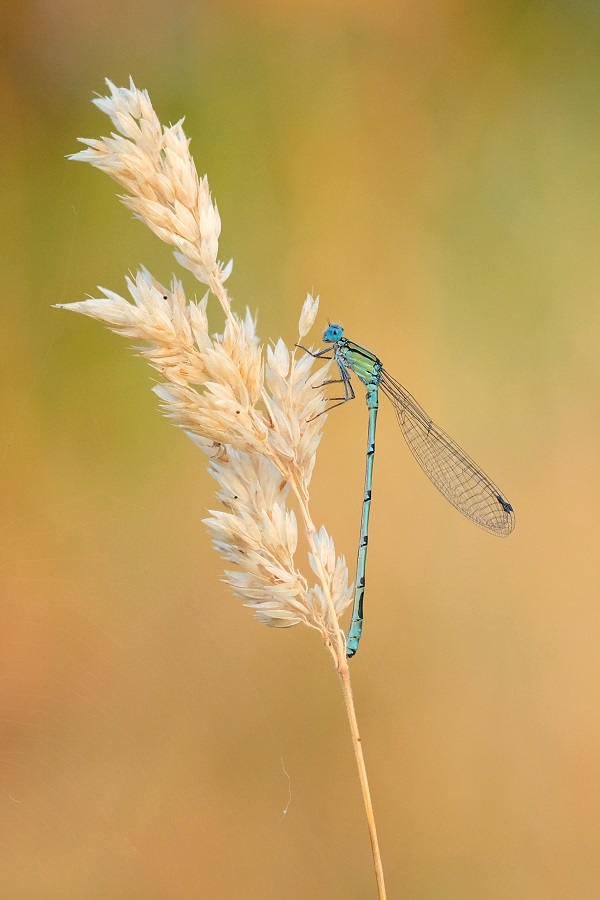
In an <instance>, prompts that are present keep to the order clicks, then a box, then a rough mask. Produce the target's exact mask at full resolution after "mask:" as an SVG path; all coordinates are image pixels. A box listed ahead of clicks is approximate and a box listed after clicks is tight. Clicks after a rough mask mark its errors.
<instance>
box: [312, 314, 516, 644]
mask: <svg viewBox="0 0 600 900" xmlns="http://www.w3.org/2000/svg"><path fill="white" fill-rule="evenodd" d="M323 340H324V341H325V343H327V344H330V345H331V346H329V347H325V348H324V349H323V350H321V351H319V352H318V353H313V354H312V355H313V356H315V357H325V358H330V359H331V358H332V357H327V354H328V353H333V359H335V361H336V363H337V366H338V370H339V374H340V377H339V379H333V380H332V381H331V382H329V383H331V384H333V383H339V384H341V385H342V386H343V390H344V396H343V397H334V398H332V399H333V400H334V401H337V402H335V403H334V406H339V405H341V404H342V403H346V402H347V401H348V400H354V397H355V396H356V395H355V393H354V389H353V387H352V382H351V378H350V373H351V372H354V374H355V375H356V376H357V377H358V378H359V379H360V380H361V381H362V383H363V384H364V385H365V387H366V389H367V408H368V410H369V431H368V437H367V463H366V473H365V492H364V497H363V505H362V517H361V523H360V541H359V545H358V562H357V567H356V585H355V594H354V606H353V609H352V622H351V624H350V630H349V632H348V639H347V641H346V653H347V656H348V657H352V656H354V654H355V653H356V651H357V650H358V645H359V643H360V638H361V634H362V624H363V601H364V594H365V570H366V563H367V544H368V541H369V513H370V511H371V490H372V483H373V458H374V456H375V426H376V423H377V410H378V407H379V389H380V388H381V390H382V391H383V393H384V394H385V395H386V397H387V398H388V399H389V400H390V401H391V402H392V404H393V407H394V410H395V411H396V416H397V417H398V422H399V423H400V428H401V429H402V434H403V435H404V437H405V438H406V443H407V444H408V446H409V447H410V449H411V451H412V453H413V455H414V456H415V458H416V460H417V462H418V463H419V465H420V466H421V468H422V469H423V471H424V472H425V474H426V475H427V476H428V477H429V478H430V479H431V481H432V482H433V484H434V485H435V486H436V488H437V489H438V490H439V491H440V492H441V493H442V494H443V495H444V497H445V498H446V500H448V501H449V502H450V503H451V504H452V505H453V506H455V507H456V509H458V510H459V512H461V513H462V514H463V515H465V516H466V517H467V518H468V519H471V521H472V522H475V524H476V525H479V526H481V528H485V530H486V531H489V532H491V533H492V534H497V535H499V536H500V537H506V536H507V535H509V534H510V533H511V531H512V530H513V528H514V526H515V514H514V511H513V508H512V506H511V505H510V503H509V502H508V500H506V499H505V498H504V495H503V494H502V492H501V491H500V490H499V489H498V488H497V487H496V485H495V484H494V482H493V481H491V480H490V479H489V478H488V477H487V475H486V474H485V473H484V472H482V470H481V469H480V468H479V466H477V465H476V464H475V463H474V462H473V460H472V459H471V458H470V457H469V456H467V454H466V453H465V452H464V450H461V449H460V447H459V446H458V444H455V443H454V441H453V440H452V438H450V437H449V436H448V435H447V434H446V433H445V432H444V431H442V429H441V428H438V426H437V425H435V424H434V423H433V422H432V420H431V419H430V418H429V416H428V415H427V413H426V412H425V411H424V410H423V409H422V408H421V407H420V406H419V404H418V403H417V401H416V400H415V399H414V397H412V396H411V394H409V393H408V391H407V390H406V389H405V388H403V387H402V385H401V384H399V383H398V382H397V381H396V380H395V379H394V378H392V377H391V375H389V374H388V373H387V372H386V370H385V369H384V368H383V364H382V362H381V360H379V359H378V358H377V357H376V356H375V354H374V353H371V352H370V350H365V348H364V347H361V346H360V345H359V344H355V343H354V342H353V341H349V340H348V338H345V337H344V329H343V328H342V327H341V325H329V327H328V328H327V329H326V330H325V333H324V334H323ZM330 409H333V407H330Z"/></svg>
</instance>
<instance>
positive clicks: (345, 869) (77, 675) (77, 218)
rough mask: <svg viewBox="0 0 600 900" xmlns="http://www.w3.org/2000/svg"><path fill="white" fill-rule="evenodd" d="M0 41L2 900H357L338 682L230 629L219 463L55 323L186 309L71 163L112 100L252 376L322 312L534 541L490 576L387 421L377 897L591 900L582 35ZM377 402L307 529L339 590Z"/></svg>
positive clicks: (595, 851) (146, 10)
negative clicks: (218, 525) (246, 345)
mask: <svg viewBox="0 0 600 900" xmlns="http://www.w3.org/2000/svg"><path fill="white" fill-rule="evenodd" d="M1 15H2V29H1V33H2V56H1V60H2V61H1V62H0V96H1V98H2V114H3V126H4V127H3V135H2V142H1V144H0V161H1V169H2V174H3V198H2V200H3V202H2V205H3V214H2V219H1V220H2V245H3V254H2V256H3V267H2V271H3V278H4V283H3V290H2V294H3V300H2V304H1V308H2V325H1V328H2V356H1V365H2V373H3V374H2V379H1V381H0V392H1V400H0V403H1V409H2V415H1V419H0V421H1V425H0V428H1V434H0V456H1V458H2V468H1V471H2V488H1V501H0V508H1V514H0V645H1V649H0V723H1V724H0V772H1V786H2V790H1V792H0V847H1V851H0V884H1V885H2V887H1V888H0V895H1V896H2V897H6V898H8V900H29V898H32V900H38V898H44V900H46V898H48V900H54V898H57V900H58V898H65V897H68V898H86V900H95V898H105V900H113V898H123V900H137V898H139V900H153V898H157V900H158V898H169V900H170V898H175V900H178V898H196V897H202V898H224V900H230V898H231V900H234V898H236V900H251V898H256V900H259V898H260V900H263V898H268V900H271V898H273V900H281V898H286V900H300V898H309V897H310V898H327V900H329V898H343V900H363V898H367V897H374V896H375V885H374V878H373V873H372V868H371V864H370V850H369V846H368V837H367V831H366V825H365V820H364V815H363V811H362V805H361V798H360V792H359V786H358V781H357V778H356V774H355V769H354V763H353V758H352V750H351V745H350V741H349V736H348V730H347V726H346V722H345V716H344V711H343V705H342V698H341V693H340V691H339V687H338V683H337V679H336V676H335V673H334V672H333V671H332V668H331V664H330V660H329V656H328V654H327V653H326V652H324V651H323V649H322V647H321V645H320V643H319V640H318V638H317V637H316V636H315V634H313V633H310V632H309V631H308V630H306V629H303V628H300V627H298V628H296V629H292V630H289V631H275V630H269V629H266V628H264V627H263V626H261V625H259V624H258V623H256V621H255V620H254V619H253V618H252V615H251V613H250V611H249V610H247V609H244V608H243V606H242V604H241V602H240V601H238V600H236V599H235V598H233V597H232V596H231V594H230V592H229V590H228V589H227V588H226V587H225V586H224V585H223V584H222V583H221V581H220V576H221V573H222V564H221V561H220V560H219V559H218V557H217V556H216V554H215V553H214V552H213V550H212V548H211V546H210V542H209V539H208V536H207V534H206V532H205V530H204V527H203V525H202V523H201V519H202V517H203V516H204V515H205V510H206V509H207V508H210V507H211V506H212V505H214V500H213V499H212V498H213V485H212V483H211V481H210V479H209V477H208V476H207V474H206V465H205V460H204V458H203V457H202V455H201V454H200V453H199V452H198V451H197V450H196V448H195V447H194V446H193V444H192V443H191V442H190V441H188V440H187V439H186V438H185V436H184V435H183V434H182V433H180V432H178V431H177V430H175V429H173V428H172V427H170V426H169V425H168V423H167V422H166V421H165V420H164V419H163V418H161V416H160V415H159V414H158V412H157V401H156V398H155V397H154V395H153V394H152V393H151V392H150V387H151V385H152V383H153V380H154V376H153V374H152V373H151V371H150V370H149V369H148V367H147V366H146V365H145V364H144V363H143V361H141V360H139V359H138V358H136V357H135V356H134V355H133V354H132V353H131V352H130V350H129V349H128V348H127V346H126V342H124V341H123V340H121V339H119V338H118V337H116V336H115V335H112V334H110V333H109V332H108V331H107V330H106V329H104V328H103V327H102V326H100V325H99V324H98V323H95V322H92V321H90V320H86V319H84V318H82V317H76V316H71V315H68V314H67V313H64V312H61V311H57V310H55V309H52V308H51V304H53V303H60V302H63V303H64V302H69V301H73V300H79V299H82V298H83V297H84V296H85V295H86V294H88V293H94V292H95V286H96V285H97V284H102V285H104V286H106V287H108V288H111V289H114V290H117V291H122V290H123V288H124V276H125V275H126V274H127V273H128V272H130V271H135V270H136V268H137V267H138V266H139V265H140V264H145V265H147V266H148V267H149V268H150V269H151V271H152V272H153V273H154V274H155V275H156V276H157V277H159V278H160V279H162V280H163V281H167V282H168V281H169V279H170V277H171V273H172V272H174V271H177V266H176V264H175V262H174V261H173V259H172V257H171V254H170V251H169V250H168V248H166V247H164V246H163V245H161V244H160V242H159V241H158V240H157V239H156V238H155V237H154V236H153V235H152V234H151V233H150V232H149V231H148V230H147V229H145V228H144V227H143V226H142V225H141V224H140V223H137V222H134V221H132V220H131V217H130V215H129V213H128V212H127V211H126V210H125V208H124V207H122V206H121V205H120V204H119V202H118V201H117V200H116V199H115V193H116V191H115V185H114V184H113V183H112V182H111V181H110V180H109V179H108V178H106V176H104V175H102V174H101V173H99V172H96V171H93V170H92V169H91V168H90V167H89V166H82V165H75V164H73V163H70V162H68V161H66V159H65V155H66V154H68V153H70V152H73V151H75V150H76V149H77V144H76V138H77V136H79V135H85V136H87V137H94V136H97V135H99V134H101V133H103V134H105V133H106V132H107V128H108V121H107V120H106V119H105V117H104V116H102V115H101V114H100V113H99V112H98V111H97V110H96V109H95V108H94V107H93V106H92V105H91V103H90V99H91V97H92V96H93V95H94V92H103V91H104V86H103V78H104V76H108V77H110V78H111V79H112V80H113V81H115V82H116V83H118V84H119V83H121V84H122V83H126V80H127V78H128V76H129V75H130V74H131V75H132V76H133V77H134V79H135V82H136V84H137V85H138V86H139V87H145V88H148V90H149V91H150V94H151V97H152V99H153V102H154V105H155V108H156V109H157V111H158V113H159V115H160V116H161V117H162V119H163V120H164V121H175V120H176V119H178V118H180V117H181V116H183V115H185V116H186V129H187V132H188V134H189V135H190V136H191V137H192V141H193V143H192V150H193V153H194V156H195V159H196V162H197V165H198V167H199V169H200V171H201V173H204V172H207V173H208V175H209V180H210V184H211V187H212V190H213V192H214V195H215V197H216V200H217V202H218V204H219V209H220V212H221V216H222V220H223V232H222V240H221V249H220V256H221V258H222V259H228V258H229V257H230V256H233V257H234V259H235V269H234V273H233V276H232V278H231V280H230V290H231V293H232V295H233V297H234V298H235V301H236V304H237V305H238V309H242V308H243V306H244V305H245V304H248V305H249V306H250V307H251V309H253V310H255V309H257V310H258V311H259V331H260V334H261V336H262V337H263V338H264V339H265V340H267V339H276V338H277V337H278V336H280V335H281V336H283V337H284V338H285V339H286V340H287V341H289V342H291V341H293V340H294V339H295V335H296V323H297V318H298V314H299V310H300V306H301V303H302V301H303V299H304V296H305V294H306V291H307V290H313V291H314V292H315V293H319V294H320V295H321V298H322V305H321V313H320V316H319V321H318V323H317V326H316V328H315V331H314V332H313V334H312V335H311V337H312V339H313V340H314V341H315V342H316V341H318V338H319V334H320V332H321V331H322V328H323V326H324V324H325V323H326V320H327V317H329V318H330V319H332V320H333V321H338V320H341V322H342V323H343V325H344V326H345V328H346V332H347V334H348V335H349V336H351V337H353V338H354V339H355V340H357V341H359V342H362V343H363V344H365V345H366V346H368V347H370V348H371V349H373V350H374V351H375V352H377V353H378V355H379V356H380V357H381V358H382V359H383V360H384V361H385V363H386V366H387V368H388V369H389V370H390V372H391V373H392V374H393V375H394V376H395V377H396V378H398V379H399V380H400V381H401V382H402V383H403V384H405V385H406V386H407V388H408V389H409V390H410V391H411V392H413V393H414V394H415V396H416V397H417V398H418V400H419V401H420V402H421V403H422V404H423V405H424V407H425V408H426V409H427V411H428V412H429V413H430V414H431V415H432V416H433V417H434V419H435V420H436V421H437V422H439V424H440V425H441V426H442V427H444V428H446V429H447V430H448V431H449V432H450V433H451V434H452V435H453V437H455V438H456V440H458V442H459V443H460V444H461V445H463V446H464V447H465V448H466V449H467V450H468V452H469V453H470V454H471V455H472V456H474V457H475V459H476V460H477V461H478V462H479V463H480V464H481V465H482V466H483V468H484V469H486V470H487V471H488V472H489V473H490V475H491V476H492V477H493V478H494V480H495V481H497V482H498V484H499V485H500V486H501V488H502V489H503V490H504V491H505V492H506V495H507V496H508V498H509V499H510V501H511V502H512V503H513V505H514V507H515V510H516V515H517V527H516V530H515V532H514V534H513V535H512V536H511V537H510V538H509V539H508V540H506V541H502V540H497V539H495V538H493V537H491V536H490V535H488V534H486V533H484V532H483V531H480V530H478V529H477V528H475V527H474V526H472V525H471V524H470V523H469V522H467V521H466V520H465V519H464V518H463V517H461V516H460V515H458V514H457V513H456V512H455V511H454V510H453V509H452V508H451V507H450V506H449V505H448V504H447V503H445V502H444V501H443V499H442V498H441V497H440V496H439V494H437V492H436V491H435V490H434V489H433V488H432V487H431V485H430V484H429V483H428V481H427V479H426V478H425V477H424V476H423V474H422V473H421V472H420V470H419V468H418V466H417V465H416V464H415V463H414V460H413V459H412V457H411V455H410V453H409V452H408V450H407V448H406V446H405V445H404V442H403V440H402V436H401V434H400V432H399V430H398V427H397V424H396V421H395V417H394V416H393V414H392V410H391V409H390V408H389V407H387V406H385V405H382V410H381V416H380V430H379V441H378V456H377V460H376V466H375V488H374V504H373V511H372V531H371V542H370V560H369V579H368V591H367V596H366V616H367V618H366V625H365V636H364V643H363V645H362V646H361V650H360V653H359V655H358V656H357V658H356V660H355V661H354V662H353V663H352V674H353V681H354V690H355V695H356V703H357V709H358V715H359V721H360V725H361V730H362V737H363V743H364V749H365V754H366V759H367V765H368V767H369V772H370V778H371V787H372V793H373V800H374V804H375V810H376V815H377V822H378V827H379V833H380V839H381V847H382V854H383V860H384V865H385V869H386V875H387V881H388V891H389V896H390V897H407V898H408V897H410V898H414V900H417V898H432V900H441V898H448V900H450V898H456V900H471V898H472V900H482V898H485V900H489V898H493V900H495V898H502V900H554V898H564V897H568V898H569V900H571V898H578V900H579V898H582V900H583V898H586V900H587V898H596V897H598V896H600V649H599V648H600V590H599V588H600V574H599V569H600V560H599V537H600V527H599V524H598V520H599V516H598V498H599V496H600V461H599V457H600V416H599V412H600V402H599V399H600V254H599V252H598V244H599V239H600V215H599V210H600V170H599V162H598V161H599V159H600V7H599V6H598V5H597V4H596V3H593V2H591V0H570V2H567V0H550V2H546V3H543V4H541V3H533V2H507V3H492V4H480V3H477V2H475V0H423V2H417V3H415V4H410V3H402V2H394V0H387V2H385V0H370V2H367V0H348V2H342V0H335V2H333V0H330V2H325V4H323V3H317V2H316V0H312V2H309V0H304V2H302V0H296V2H294V0H277V2H275V0H247V2H233V0H230V2H226V0H221V2H206V3H200V2H198V3H194V2H184V0H179V2H174V0H171V2H158V3H154V4H151V3H148V2H147V3H144V2H137V3H136V2H132V3H123V2H116V0H105V2H103V3H102V4H78V3H74V2H66V0H53V2H49V0H41V2H38V3H35V4H33V3H27V2H24V3H16V2H14V0H13V2H8V3H5V4H4V5H3V11H2V13H1ZM178 274H181V273H178ZM183 277H184V282H185V284H186V286H187V288H188V290H189V292H190V294H192V293H193V292H195V291H198V293H200V291H201V286H200V287H199V286H198V285H196V284H195V283H194V282H193V279H192V278H191V276H190V277H187V275H186V274H185V273H184V275H183ZM213 316H214V324H215V329H217V328H218V326H219V324H220V322H219V313H218V310H217V309H216V307H215V308H213ZM361 398H362V392H359V398H358V400H357V402H355V403H354V404H349V405H348V406H347V407H344V408H343V409H338V410H336V411H335V412H334V413H332V415H331V416H330V418H329V420H328V422H327V426H326V434H325V439H324V441H323V444H322V447H321V450H320V453H319V459H318V463H317V470H316V474H315V478H314V483H313V497H312V504H313V512H314V518H315V520H316V521H317V522H319V523H321V522H322V523H324V524H325V525H326V526H327V528H328V529H329V530H330V532H331V533H332V534H333V535H334V537H335V540H336V544H337V546H338V548H339V549H340V550H341V551H342V552H345V553H346V554H347V557H348V560H349V563H350V566H351V568H352V567H353V565H354V558H355V552H356V545H357V537H358V526H359V517H360V499H361V495H362V479H363V465H364V448H365V440H366V413H365V409H364V404H363V403H362V399H361ZM284 810H286V811H285V812H284Z"/></svg>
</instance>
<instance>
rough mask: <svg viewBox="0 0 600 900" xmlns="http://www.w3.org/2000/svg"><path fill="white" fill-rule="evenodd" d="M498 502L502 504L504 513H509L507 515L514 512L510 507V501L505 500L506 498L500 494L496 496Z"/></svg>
mask: <svg viewBox="0 0 600 900" xmlns="http://www.w3.org/2000/svg"><path fill="white" fill-rule="evenodd" d="M496 500H497V501H498V503H499V504H500V506H501V507H502V509H503V510H504V512H507V513H511V512H513V508H512V506H511V505H510V503H509V502H508V500H505V499H504V497H501V496H500V494H496Z"/></svg>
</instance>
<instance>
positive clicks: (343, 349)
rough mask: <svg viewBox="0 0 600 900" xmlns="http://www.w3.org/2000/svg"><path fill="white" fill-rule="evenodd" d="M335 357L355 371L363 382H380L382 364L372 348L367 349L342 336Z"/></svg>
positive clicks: (341, 363) (368, 383)
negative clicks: (372, 351)
mask: <svg viewBox="0 0 600 900" xmlns="http://www.w3.org/2000/svg"><path fill="white" fill-rule="evenodd" d="M335 357H336V359H337V361H338V364H340V365H342V366H343V367H344V368H346V369H350V371H351V372H354V374H355V375H356V376H357V378H360V380H361V381H362V382H363V384H366V385H370V384H379V380H380V377H381V369H382V364H381V361H380V360H379V359H378V358H377V357H376V356H375V354H374V353H371V351H370V350H365V348H364V347H361V346H360V345H359V344H355V343H353V342H352V341H349V340H348V338H341V340H339V341H338V343H337V345H336V348H335Z"/></svg>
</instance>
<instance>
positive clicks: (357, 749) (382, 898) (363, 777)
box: [292, 479, 387, 900]
mask: <svg viewBox="0 0 600 900" xmlns="http://www.w3.org/2000/svg"><path fill="white" fill-rule="evenodd" d="M292 488H293V490H294V493H295V495H296V497H297V499H298V503H299V505H300V509H301V512H302V517H303V519H304V527H305V530H306V534H307V538H308V542H309V545H310V548H311V551H312V553H313V556H314V558H315V561H316V563H317V566H318V567H319V568H321V566H320V563H319V556H318V554H317V553H316V550H315V544H314V535H315V533H316V531H315V526H314V523H313V521H312V519H311V516H310V512H309V510H308V506H307V504H306V501H305V498H304V496H303V494H302V491H301V490H300V489H299V486H298V485H297V484H296V480H295V479H294V481H292ZM321 583H322V585H323V588H324V590H325V592H326V596H327V604H328V607H329V613H330V621H331V622H333V623H334V635H335V638H336V640H335V643H334V642H331V641H330V645H329V650H330V652H331V655H332V656H333V658H334V661H335V664H336V668H337V672H338V675H339V677H340V682H341V685H342V693H343V695H344V705H345V707H346V715H347V716H348V724H349V726H350V736H351V738H352V748H353V750H354V759H355V761H356V768H357V769H358V780H359V781H360V789H361V792H362V798H363V804H364V807H365V814H366V816H367V825H368V828H369V838H370V840H371V852H372V854H373V865H374V867H375V879H376V881H377V892H378V896H379V900H386V897H387V894H386V892H385V881H384V878H383V865H382V862H381V852H380V850H379V841H378V839H377V828H376V826H375V813H374V811H373V802H372V800H371V791H370V789H369V779H368V778H367V767H366V765H365V758H364V754H363V750H362V741H361V737H360V732H359V730H358V719H357V718H356V709H355V706H354V695H353V693H352V684H351V682H350V669H349V667H348V660H347V658H346V641H345V638H344V635H343V632H342V630H341V628H340V627H339V622H338V617H337V615H336V612H335V609H334V606H333V600H332V598H331V593H330V591H329V589H328V587H327V579H326V578H325V573H324V572H321ZM329 633H331V629H329Z"/></svg>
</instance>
